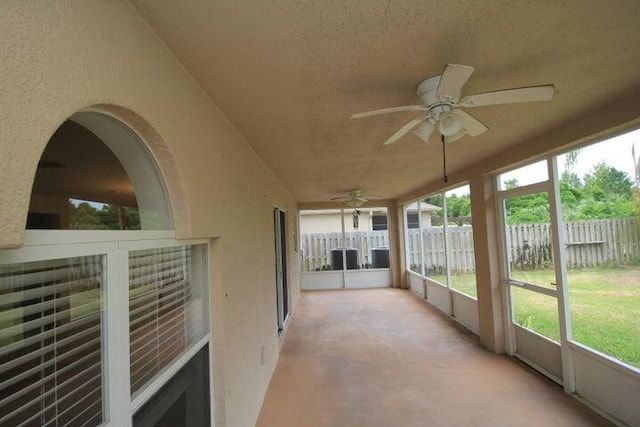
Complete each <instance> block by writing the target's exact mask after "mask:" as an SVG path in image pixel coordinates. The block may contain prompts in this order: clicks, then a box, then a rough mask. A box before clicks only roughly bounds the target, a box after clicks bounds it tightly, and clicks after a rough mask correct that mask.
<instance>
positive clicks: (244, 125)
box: [132, 0, 640, 202]
mask: <svg viewBox="0 0 640 427" xmlns="http://www.w3.org/2000/svg"><path fill="white" fill-rule="evenodd" d="M132 3H133V5H134V6H135V7H136V8H137V9H138V10H139V12H140V13H141V14H142V16H143V17H144V18H145V19H146V20H147V21H148V22H149V24H150V25H151V26H152V27H153V28H154V29H155V30H156V31H157V33H158V34H159V35H160V37H161V38H163V39H164V41H165V42H166V44H167V45H168V47H169V48H170V49H171V50H172V51H173V52H174V53H175V55H176V56H177V58H178V59H179V60H180V61H181V62H182V63H183V64H184V66H185V67H186V69H187V70H188V71H189V72H190V73H191V74H192V75H193V76H194V78H195V79H196V80H197V81H198V83H199V84H200V85H201V86H202V87H203V88H204V90H205V91H206V92H207V93H208V94H209V96H210V97H211V98H212V99H213V101H214V102H215V103H216V104H217V105H218V106H219V107H220V108H221V109H222V110H223V112H224V113H225V114H226V115H227V116H228V117H229V119H230V120H231V122H232V123H233V124H234V125H235V126H236V127H237V129H238V130H239V132H240V133H241V134H242V135H243V136H244V137H245V138H246V140H247V141H248V142H249V144H250V145H251V146H252V147H253V148H254V149H255V150H256V151H257V153H258V154H259V155H260V156H261V158H262V159H263V160H264V161H265V162H266V163H267V165H268V166H269V167H270V168H271V169H272V170H273V171H274V172H275V174H276V175H277V176H278V177H279V178H280V180H281V181H282V182H283V183H284V185H285V186H286V187H287V188H288V189H289V190H290V191H291V192H292V194H293V195H294V196H295V197H296V199H297V200H298V201H300V202H321V201H326V200H329V199H330V198H331V197H333V196H336V195H337V194H339V193H341V192H344V191H346V190H349V189H352V188H364V189H366V190H368V191H371V192H373V193H376V194H378V195H380V196H382V197H384V198H396V197H398V196H400V195H402V194H405V193H407V192H409V191H411V190H413V189H415V188H417V187H419V186H421V185H423V184H425V183H428V182H431V181H435V180H437V179H439V177H440V176H441V173H442V171H441V165H442V154H441V152H440V147H439V144H438V142H437V137H432V140H431V142H430V143H429V144H424V143H422V142H421V141H420V140H419V139H418V138H416V137H415V136H413V135H412V134H408V135H407V136H405V137H404V138H403V139H401V140H400V141H398V142H397V143H395V144H393V145H391V146H387V147H383V146H382V143H383V142H384V141H385V140H386V138H387V137H388V136H390V135H391V134H392V133H393V132H395V130H396V129H398V128H399V127H401V126H402V125H403V124H404V123H405V122H407V121H408V120H410V119H411V118H413V117H415V116H416V115H418V114H419V113H396V114H389V115H385V116H376V117H371V118H366V119H360V120H349V117H350V116H351V114H353V113H355V112H360V111H367V110H372V109H378V108H385V107H391V106H398V105H411V104H416V103H417V98H416V95H415V88H416V86H417V84H418V83H420V82H421V81H422V80H424V79H425V78H427V77H430V76H434V75H438V74H440V73H441V71H442V67H443V66H444V64H447V63H458V64H467V65H472V66H474V67H475V69H476V72H475V73H474V74H473V75H472V76H471V79H470V80H469V82H468V83H467V85H466V86H465V89H464V91H463V94H472V93H478V92H484V91H489V90H495V89H504V88H509V87H519V86H529V85H537V84H547V83H553V84H555V85H556V88H557V94H556V97H555V99H554V100H553V101H552V102H550V103H535V104H518V105H513V106H492V107H482V108H477V109H474V110H473V111H472V113H473V114H474V115H475V116H476V117H478V118H479V119H480V120H481V121H482V122H484V123H485V124H486V125H488V126H489V128H490V130H489V131H488V132H486V133H485V134H483V135H481V136H479V137H476V138H470V137H465V138H462V139H461V140H459V141H457V142H454V143H451V144H450V145H449V146H448V151H447V160H448V163H449V166H448V168H449V170H450V171H452V172H455V171H460V170H462V169H464V168H466V167H468V166H470V165H471V164H472V163H473V162H475V161H478V159H483V158H487V157H489V156H492V155H495V154H496V153H499V152H502V151H505V150H508V149H509V148H510V147H513V146H516V145H517V144H519V143H522V142H523V141H526V140H528V139H530V138H532V137H535V136H536V135H538V134H541V133H543V132H548V131H552V130H553V129H555V128H557V127H558V126H560V125H561V124H562V123H563V122H566V121H568V120H572V119H575V118H578V117H580V116H581V115H582V114H584V113H585V112H587V111H593V110H594V109H597V108H598V107H600V106H603V105H608V104H610V103H612V102H614V101H615V100H616V99H619V98H623V97H625V95H627V96H628V94H629V93H631V91H635V90H638V89H639V88H640V2H638V1H637V0H629V1H617V0H612V1H607V2H603V1H592V0H566V1H557V0H549V1H543V0H539V1H513V0H506V1H497V0H492V1H455V0H447V1H425V0H394V1H393V2H391V1H387V0H384V1H382V0H381V1H376V0H350V1H328V0H323V1H320V0H308V1H302V0H281V1H273V2H264V1H258V0H225V1H216V0H185V1H179V2H178V1H174V0H132ZM567 142H570V141H567Z"/></svg>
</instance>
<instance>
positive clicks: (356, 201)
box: [331, 189, 381, 208]
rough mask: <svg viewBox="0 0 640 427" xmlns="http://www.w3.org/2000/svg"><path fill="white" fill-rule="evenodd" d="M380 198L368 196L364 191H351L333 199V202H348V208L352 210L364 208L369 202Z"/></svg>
mask: <svg viewBox="0 0 640 427" xmlns="http://www.w3.org/2000/svg"><path fill="white" fill-rule="evenodd" d="M380 198H381V197H380V196H375V195H373V194H368V193H367V192H365V191H364V190H357V189H355V190H350V191H349V192H347V194H345V195H344V196H338V197H333V198H331V200H334V201H345V202H347V206H349V207H352V208H358V207H360V206H362V205H363V204H364V203H366V202H368V201H369V200H376V199H380Z"/></svg>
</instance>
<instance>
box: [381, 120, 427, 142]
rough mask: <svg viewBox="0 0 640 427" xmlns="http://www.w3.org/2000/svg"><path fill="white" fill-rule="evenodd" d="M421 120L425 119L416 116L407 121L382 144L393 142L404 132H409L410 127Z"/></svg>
mask: <svg viewBox="0 0 640 427" xmlns="http://www.w3.org/2000/svg"><path fill="white" fill-rule="evenodd" d="M423 120H425V118H424V117H418V118H417V119H413V120H411V121H410V122H409V123H407V124H406V125H404V126H402V127H401V128H400V129H398V130H397V131H396V133H394V134H393V135H391V136H390V137H389V139H387V140H386V141H385V142H384V144H383V145H389V144H393V143H394V142H396V141H397V140H399V139H400V138H402V137H403V136H404V134H405V133H407V132H409V131H410V130H411V129H413V128H414V127H415V126H416V125H417V124H418V123H420V122H421V121H423Z"/></svg>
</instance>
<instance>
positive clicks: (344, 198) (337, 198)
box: [329, 196, 351, 200]
mask: <svg viewBox="0 0 640 427" xmlns="http://www.w3.org/2000/svg"><path fill="white" fill-rule="evenodd" d="M349 199H351V197H348V196H338V197H332V198H331V199H329V200H349Z"/></svg>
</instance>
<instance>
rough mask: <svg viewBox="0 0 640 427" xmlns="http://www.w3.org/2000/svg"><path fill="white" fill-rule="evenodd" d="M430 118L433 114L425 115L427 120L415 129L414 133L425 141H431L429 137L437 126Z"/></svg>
mask: <svg viewBox="0 0 640 427" xmlns="http://www.w3.org/2000/svg"><path fill="white" fill-rule="evenodd" d="M430 118H431V116H427V117H425V120H424V121H423V122H422V123H420V124H419V125H418V126H416V127H415V129H413V133H414V134H415V135H416V136H417V137H418V138H420V139H421V140H422V141H424V142H429V138H431V134H432V133H433V130H434V129H435V128H436V124H435V121H433V120H430Z"/></svg>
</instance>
